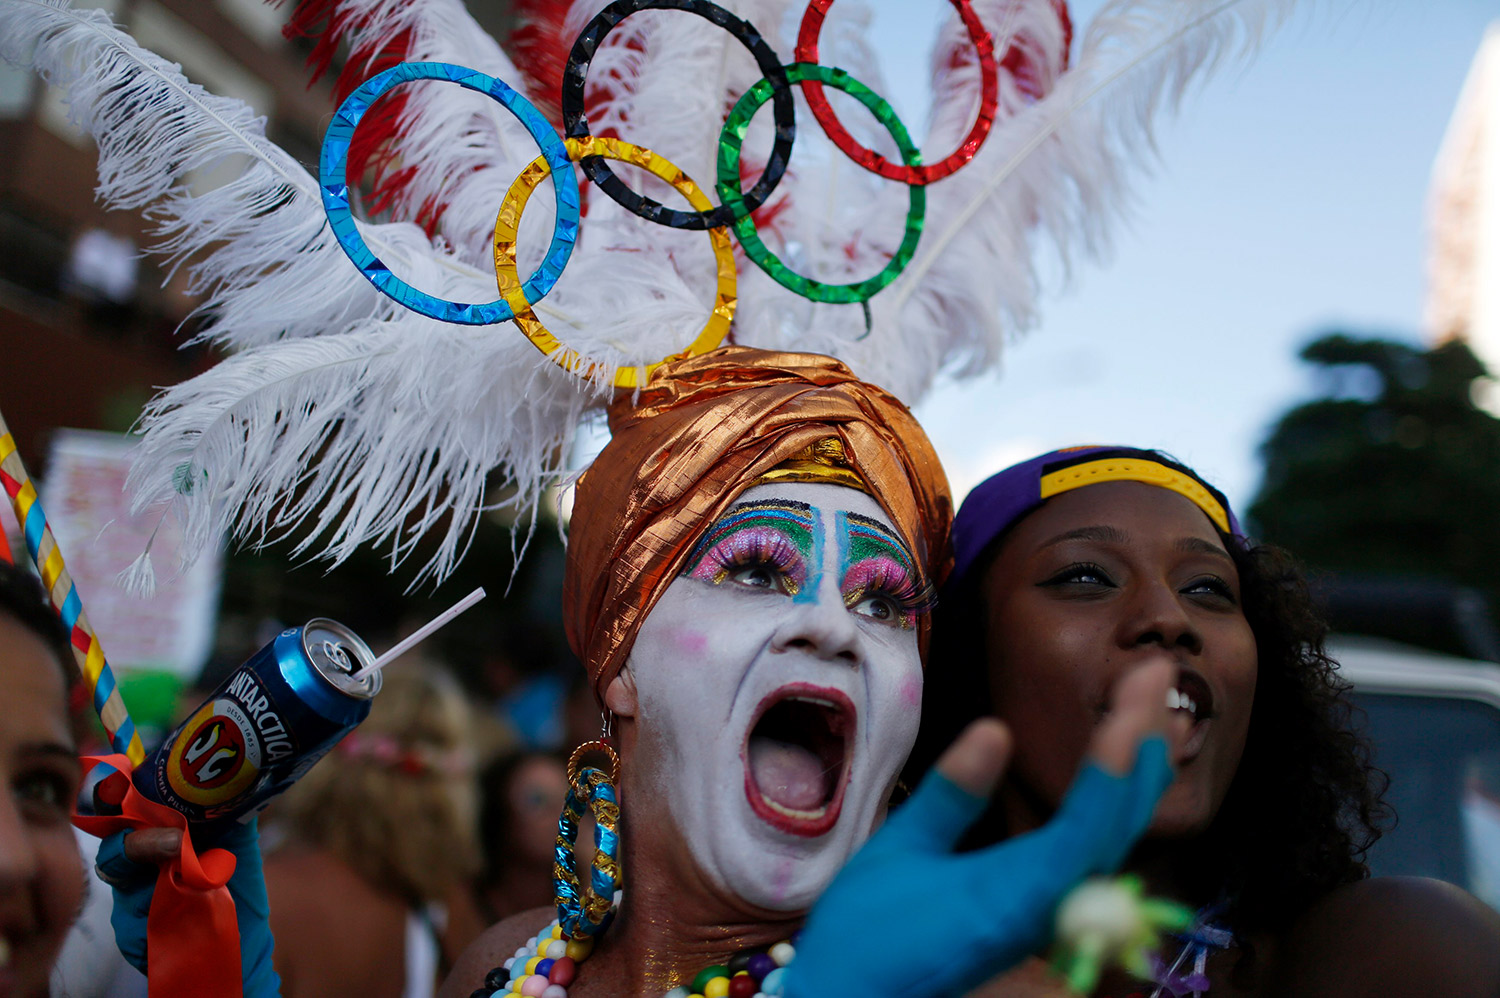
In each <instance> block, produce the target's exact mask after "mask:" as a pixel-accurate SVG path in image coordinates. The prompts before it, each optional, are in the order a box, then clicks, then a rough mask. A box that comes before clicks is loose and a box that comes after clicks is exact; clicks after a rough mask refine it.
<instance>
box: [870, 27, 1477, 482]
mask: <svg viewBox="0 0 1500 998" xmlns="http://www.w3.org/2000/svg"><path fill="white" fill-rule="evenodd" d="M870 3H871V6H872V7H873V8H875V11H876V21H875V25H874V38H875V42H876V44H877V46H879V48H880V56H881V65H882V69H883V71H884V73H885V81H886V87H887V88H888V91H889V95H890V96H891V99H892V103H894V104H895V106H896V108H897V110H898V111H900V112H902V114H903V117H905V118H906V120H907V121H908V122H909V123H911V124H912V125H913V126H914V127H913V131H915V132H916V133H917V134H921V128H920V124H921V122H920V113H919V112H920V110H921V109H922V108H923V107H925V105H926V101H927V98H926V92H927V81H926V72H927V68H926V53H927V52H928V50H929V48H930V41H931V36H932V34H934V33H935V30H936V23H937V18H938V17H939V16H940V15H941V14H942V13H944V12H946V10H947V7H948V5H947V4H946V3H943V2H941V0H870ZM1070 6H1071V7H1072V9H1073V11H1074V16H1075V23H1078V24H1081V23H1083V22H1084V21H1085V20H1086V19H1087V16H1088V14H1090V13H1091V12H1092V11H1093V10H1094V9H1096V8H1097V7H1098V6H1099V3H1098V0H1078V2H1075V3H1072V4H1071V5H1070ZM926 8H930V10H925V9H926ZM1497 17H1500V2H1497V0H1386V2H1358V3H1356V2H1350V0H1340V2H1338V3H1305V4H1303V5H1302V8H1301V11H1300V13H1298V14H1297V15H1296V16H1295V17H1294V18H1293V19H1292V20H1291V21H1290V22H1289V23H1288V24H1287V25H1286V26H1284V27H1283V28H1282V29H1281V30H1280V31H1279V32H1278V33H1277V34H1276V35H1274V36H1273V37H1272V38H1271V39H1270V40H1269V41H1268V42H1267V43H1266V45H1265V47H1264V49H1263V50H1262V52H1261V54H1260V56H1259V58H1258V59H1256V61H1255V62H1254V63H1253V64H1251V65H1250V66H1249V67H1248V68H1246V69H1243V70H1236V71H1231V72H1229V73H1226V74H1223V75H1220V76H1218V77H1216V78H1215V79H1214V80H1213V82H1212V83H1210V84H1209V85H1208V86H1207V87H1200V88H1198V89H1197V90H1195V91H1194V92H1193V93H1192V94H1190V96H1189V98H1188V100H1187V101H1186V103H1185V105H1184V108H1183V111H1182V113H1181V114H1180V115H1179V116H1178V117H1177V118H1176V119H1175V120H1168V121H1165V122H1164V123H1163V125H1162V127H1161V128H1160V131H1159V138H1160V140H1161V141H1160V149H1161V157H1162V162H1161V165H1160V166H1159V168H1157V169H1156V171H1155V174H1154V176H1152V177H1150V178H1144V179H1143V182H1141V183H1140V184H1138V185H1137V193H1138V195H1139V197H1138V209H1137V211H1136V216H1135V218H1134V220H1133V222H1132V223H1131V224H1130V225H1129V226H1128V227H1127V228H1125V229H1123V230H1121V231H1119V232H1118V233H1117V237H1118V238H1117V239H1116V242H1115V251H1114V253H1113V257H1112V259H1111V260H1110V261H1109V262H1107V263H1105V264H1103V265H1096V264H1085V265H1084V266H1082V267H1079V268H1078V269H1077V270H1076V272H1075V275H1074V278H1073V281H1072V285H1071V287H1069V288H1065V289H1059V290H1058V291H1057V293H1054V294H1052V295H1051V296H1050V300H1049V301H1048V302H1047V304H1046V305H1045V307H1044V309H1043V314H1042V322H1041V325H1040V327H1039V328H1038V329H1037V330H1036V331H1035V332H1033V333H1032V334H1030V335H1029V336H1028V337H1026V338H1025V339H1024V340H1022V341H1021V342H1019V343H1017V344H1016V345H1014V346H1013V348H1012V349H1011V351H1010V354H1009V357H1008V360H1007V362H1006V365H1005V369H1004V370H1003V371H1002V372H1001V373H1000V374H998V375H996V376H993V377H990V378H986V379H983V380H981V381H979V382H975V383H970V384H968V385H964V386H952V385H948V386H940V387H939V389H938V390H937V391H936V392H935V393H934V395H933V397H932V398H930V399H929V400H928V401H927V402H925V403H924V404H923V405H921V406H919V407H918V410H917V412H918V415H919V417H920V418H921V420H922V422H923V425H925V426H926V427H927V428H928V430H929V432H930V433H931V434H932V436H933V438H934V440H935V442H936V444H937V447H938V451H939V453H940V454H941V455H942V458H943V461H944V464H945V465H946V467H947V468H948V471H949V474H950V477H951V478H952V480H953V486H954V491H955V494H956V495H957V496H962V495H963V494H964V492H966V491H967V490H968V488H969V487H971V486H972V485H973V484H975V483H976V482H977V481H979V480H980V479H982V478H983V477H984V476H985V475H987V474H989V473H990V472H992V471H995V470H998V469H999V468H1001V467H1003V466H1004V465H1005V464H1007V463H1009V462H1010V461H1012V460H1016V459H1020V458H1022V457H1026V456H1029V455H1031V454H1033V453H1036V452H1040V451H1042V450H1045V449H1047V448H1050V447H1055V446H1062V445H1066V444H1073V443H1082V442H1099V443H1103V442H1120V443H1130V444H1137V445H1144V446H1155V447H1161V448H1164V449H1166V450H1168V451H1170V452H1172V453H1174V454H1175V455H1177V456H1178V457H1179V458H1181V459H1183V460H1184V461H1186V462H1188V463H1189V464H1191V465H1193V466H1194V467H1196V468H1197V469H1198V470H1199V471H1201V472H1202V473H1203V474H1204V475H1205V476H1206V477H1208V478H1209V479H1210V480H1212V481H1214V482H1215V483H1216V484H1219V485H1220V486H1221V487H1222V488H1223V489H1224V490H1225V491H1226V492H1227V493H1228V494H1229V497H1230V499H1231V501H1232V502H1234V503H1235V504H1236V505H1237V506H1239V507H1241V508H1243V507H1244V506H1245V505H1247V504H1248V502H1249V501H1250V499H1251V498H1252V496H1253V494H1254V492H1255V489H1256V488H1257V486H1258V484H1259V481H1260V462H1259V459H1258V457H1257V453H1256V451H1257V447H1258V446H1259V444H1260V442H1261V441H1262V440H1263V439H1264V437H1265V435H1266V433H1267V432H1268V430H1269V428H1270V425H1271V423H1272V421H1273V420H1274V419H1275V418H1276V417H1277V416H1278V415H1279V414H1280V413H1281V412H1283V411H1284V410H1285V408H1286V407H1287V406H1288V405H1289V404H1291V403H1294V402H1297V401H1299V400H1302V399H1305V398H1307V397H1309V396H1310V395H1311V394H1313V392H1314V390H1315V387H1316V386H1315V383H1314V381H1313V379H1312V378H1311V377H1310V374H1309V371H1308V369H1307V368H1306V366H1305V365H1302V364H1301V363H1300V362H1299V361H1297V359H1296V352H1297V350H1298V348H1299V347H1300V346H1301V345H1302V344H1303V343H1305V342H1307V340H1308V339H1309V338H1310V337H1311V335H1312V334H1313V333H1315V332H1317V331H1319V330H1321V329H1323V328H1325V327H1328V326H1334V325H1337V326H1342V327H1344V328H1347V329H1350V330H1353V331H1368V332H1378V333H1392V334H1396V335H1399V336H1402V337H1405V338H1415V337H1417V336H1419V335H1420V332H1421V329H1420V319H1421V310H1422V296H1423V289H1424V276H1423V273H1424V271H1423V268H1424V259H1425V237H1424V223H1423V204H1424V199H1425V196H1426V188H1427V180H1428V175H1429V172H1430V170H1431V165H1432V161H1433V157H1434V156H1435V154H1436V152H1437V148H1438V144H1439V142H1440V140H1441V138H1442V134H1443V131H1444V129H1445V127H1446V125H1447V122H1448V117H1449V114H1450V112H1451V110H1452V107H1453V103H1454V101H1455V100H1456V99H1457V96H1458V93H1459V90H1460V87H1461V86H1462V83H1463V78H1464V74H1465V72H1466V71H1467V69H1468V65H1469V62H1470V60H1471V59H1472V57H1473V55H1474V53H1475V51H1476V49H1477V48H1478V45H1479V42H1480V38H1481V36H1482V34H1483V31H1484V27H1485V25H1486V24H1487V23H1488V22H1489V21H1490V20H1491V19H1494V18H1497ZM914 25H915V26H917V27H918V28H921V29H923V32H925V33H922V32H919V33H918V34H917V36H916V37H914V31H913V27H914ZM914 53H920V58H913V57H912V56H913V54H914Z"/></svg>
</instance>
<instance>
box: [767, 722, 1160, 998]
mask: <svg viewBox="0 0 1500 998" xmlns="http://www.w3.org/2000/svg"><path fill="white" fill-rule="evenodd" d="M1171 782H1172V770H1171V767H1170V765H1168V763H1167V744H1166V741H1165V740H1164V739H1162V738H1161V737H1159V736H1157V737H1152V738H1148V739H1147V740H1145V741H1144V742H1142V743H1141V747H1140V751H1139V752H1138V753H1137V756H1136V762H1135V766H1134V768H1133V769H1132V770H1131V771H1130V773H1129V774H1127V775H1126V776H1123V777H1121V776H1113V775H1111V774H1110V773H1108V772H1106V771H1105V770H1103V769H1101V768H1100V767H1099V766H1097V765H1094V764H1092V763H1090V764H1088V765H1087V766H1086V767H1085V768H1084V770H1083V772H1082V773H1080V774H1079V776H1078V779H1077V780H1075V781H1074V783H1073V786H1072V788H1071V789H1070V790H1069V791H1068V795H1067V797H1066V798H1065V799H1064V800H1063V802H1062V806H1061V807H1060V808H1058V811H1057V814H1056V816H1054V817H1053V819H1052V820H1051V821H1050V822H1048V823H1047V824H1046V825H1044V826H1043V827H1041V828H1039V829H1037V830H1036V831H1033V832H1029V833H1027V834H1025V835H1020V836H1017V837H1016V838H1013V839H1009V840H1007V841H1005V842H1001V843H998V844H996V845H993V846H990V847H989V848H986V849H982V850H979V851H977V852H970V853H962V854H957V853H954V852H953V847H954V845H955V844H956V843H957V842H958V840H959V837H960V836H961V835H962V834H963V832H964V830H965V829H966V828H968V826H969V825H970V824H972V823H973V822H974V820H975V819H976V818H978V817H979V815H980V812H982V811H983V810H984V806H985V801H984V799H983V798H979V797H975V796H974V795H973V794H970V793H968V792H966V791H964V790H962V789H961V788H959V787H958V786H957V785H956V784H954V783H953V782H952V781H951V780H948V779H947V778H945V777H944V776H942V775H941V774H940V773H937V772H936V771H934V772H932V773H930V774H928V776H927V778H926V779H925V780H923V781H922V785H921V786H920V787H918V788H917V792H916V793H915V794H913V795H912V797H911V799H910V800H908V801H907V802H906V804H905V805H903V806H902V807H901V808H900V809H899V810H897V811H896V812H895V813H894V814H892V815H891V818H890V820H889V821H887V822H886V823H885V826H884V827H883V828H881V829H880V830H879V831H878V832H877V833H876V834H875V835H874V837H873V838H871V839H870V841H869V842H867V843H866V844H865V846H864V848H863V849H861V850H860V851H859V852H858V853H857V854H856V855H855V856H854V858H853V859H852V860H851V861H850V862H849V864H848V866H846V867H845V868H844V869H843V870H842V871H841V872H840V873H839V875H838V876H837V877H836V878H834V881H833V883H832V885H830V886H829V888H828V890H827V892H825V893H824V895H823V896H822V897H821V898H820V899H819V900H818V902H817V904H816V905H814V906H813V909H812V911H811V913H809V915H808V919H807V925H806V927H805V928H804V929H803V930H802V935H801V938H800V939H799V940H798V943H797V957H796V959H795V960H793V961H792V963H791V964H790V966H789V967H788V968H787V975H786V987H785V992H784V994H785V996H786V998H829V996H831V995H857V994H893V995H902V996H904V998H939V996H949V995H961V994H964V993H965V992H967V991H969V990H970V989H971V988H973V987H974V986H976V985H978V984H980V983H982V982H983V981H986V980H988V979H989V978H990V977H993V976H994V975H995V974H998V973H1001V972H1002V971H1004V970H1006V969H1008V968H1010V967H1011V966H1013V965H1015V964H1016V963H1019V962H1020V961H1021V960H1022V959H1023V958H1024V957H1026V956H1027V955H1028V954H1031V953H1034V952H1036V951H1037V950H1039V949H1040V948H1041V947H1042V946H1043V945H1045V944H1046V943H1047V941H1048V939H1049V938H1050V936H1051V932H1052V921H1053V914H1054V912H1055V910H1056V908H1057V905H1058V904H1059V903H1060V902H1061V901H1062V899H1063V896H1064V895H1065V894H1067V892H1068V891H1069V890H1071V889H1072V887H1073V886H1074V885H1075V884H1077V883H1078V881H1080V880H1082V879H1083V878H1085V877H1088V876H1093V875H1096V874H1101V873H1108V872H1110V871H1112V870H1114V869H1115V868H1116V867H1117V866H1119V864H1120V863H1121V861H1123V860H1124V858H1125V855H1126V853H1128V852H1129V850H1130V848H1131V846H1132V845H1134V844H1135V841H1136V839H1138V838H1139V837H1140V836H1141V834H1142V833H1143V832H1144V831H1145V830H1146V827H1147V825H1149V824H1150V822H1151V813H1152V811H1153V810H1154V809H1155V807H1156V801H1157V800H1158V798H1160V797H1161V794H1162V792H1163V791H1164V790H1166V788H1167V786H1168V785H1169V784H1170V783H1171Z"/></svg>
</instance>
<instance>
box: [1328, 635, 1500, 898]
mask: <svg viewBox="0 0 1500 998" xmlns="http://www.w3.org/2000/svg"><path fill="white" fill-rule="evenodd" d="M1328 650H1329V654H1330V655H1332V656H1333V658H1334V659H1335V660H1337V661H1338V662H1339V663H1340V666H1341V669H1340V675H1341V676H1342V677H1343V678H1344V679H1346V680H1348V681H1349V682H1351V683H1353V684H1354V700H1355V703H1356V704H1357V705H1358V706H1359V707H1360V708H1361V709H1362V710H1364V712H1365V714H1366V715H1367V727H1366V733H1367V734H1368V736H1369V737H1370V739H1371V741H1372V742H1374V744H1375V764H1376V765H1377V766H1379V767H1380V768H1381V769H1383V770H1384V771H1385V772H1386V773H1387V774H1388V775H1389V776H1390V778H1391V785H1390V790H1389V791H1388V792H1387V794H1386V800H1387V802H1389V803H1390V804H1391V805H1392V806H1393V807H1394V808H1395V809H1396V814H1397V817H1398V819H1399V821H1398V824H1397V826H1396V827H1395V828H1393V829H1390V830H1389V831H1387V833H1386V834H1385V836H1383V837H1382V838H1381V840H1380V841H1379V842H1378V843H1377V844H1376V846H1375V848H1374V849H1373V850H1372V851H1371V853H1370V857H1369V860H1370V867H1371V871H1372V872H1373V873H1375V874H1376V875H1390V874H1407V875H1415V876H1426V877H1437V878H1439V879H1442V880H1447V881H1449V882H1451V883H1455V884H1458V885H1459V886H1461V887H1464V888H1465V889H1467V890H1469V891H1471V892H1472V893H1473V894H1475V895H1476V896H1478V897H1479V898H1481V899H1483V900H1484V901H1485V902H1486V903H1488V904H1489V905H1490V906H1491V907H1494V908H1497V909H1500V663H1495V662H1481V661H1476V660H1473V659H1466V658H1456V657H1453V656H1450V655H1442V654H1439V653H1437V652H1430V651H1425V650H1423V649H1420V648H1413V647H1411V646H1409V645H1403V644H1398V643H1396V642H1393V641H1386V640H1383V639H1378V638H1366V637H1356V636H1349V635H1335V636H1334V637H1332V638H1331V639H1330V641H1329V643H1328Z"/></svg>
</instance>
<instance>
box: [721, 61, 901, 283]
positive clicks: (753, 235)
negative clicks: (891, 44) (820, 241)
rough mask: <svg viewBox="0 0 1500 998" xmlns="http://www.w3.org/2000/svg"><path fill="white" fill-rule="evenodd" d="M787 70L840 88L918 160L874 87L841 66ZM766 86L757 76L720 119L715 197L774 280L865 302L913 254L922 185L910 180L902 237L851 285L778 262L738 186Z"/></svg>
mask: <svg viewBox="0 0 1500 998" xmlns="http://www.w3.org/2000/svg"><path fill="white" fill-rule="evenodd" d="M786 73H787V79H788V80H790V81H791V82H792V83H801V82H802V81H803V80H808V79H813V80H817V81H819V82H821V83H823V84H824V85H826V86H830V87H833V88H834V89H836V90H842V91H843V92H844V93H846V94H848V95H849V96H850V97H853V98H854V99H855V100H857V101H859V102H860V103H861V104H863V105H864V106H865V107H867V108H869V109H870V111H871V113H873V114H874V115H875V118H876V119H877V120H878V121H879V122H880V123H881V124H882V125H884V126H885V128H886V131H888V132H890V133H891V138H893V139H895V140H896V146H897V148H899V149H900V150H901V161H902V162H903V163H905V164H906V165H907V166H920V165H921V163H922V152H921V150H920V149H918V148H917V146H916V144H915V143H914V142H912V140H911V137H910V136H909V135H907V134H906V126H905V125H903V124H902V123H901V119H900V118H898V117H897V116H896V110H895V108H893V107H891V105H890V104H889V103H887V102H886V100H885V98H883V97H881V96H880V95H879V94H877V93H876V92H875V91H873V90H871V89H870V88H869V87H867V86H865V85H864V84H863V83H860V82H859V81H858V80H856V79H855V78H854V77H852V76H850V75H849V74H848V73H846V72H844V71H843V70H842V69H834V68H832V67H829V66H819V65H817V64H816V63H811V62H796V63H792V64H791V65H790V66H788V67H787V68H786ZM771 90H772V85H771V81H770V80H761V81H760V82H759V83H757V84H756V85H755V86H753V87H751V88H750V89H749V90H747V91H746V92H745V94H744V96H742V97H741V98H740V99H739V101H738V102H736V103H735V105H734V110H733V111H731V112H730V113H729V118H728V119H727V120H726V121H725V122H724V130H723V131H722V132H720V133H719V179H718V184H717V185H716V186H717V187H718V191H719V200H720V201H721V202H722V203H723V204H725V205H727V206H729V207H730V208H731V209H732V210H733V212H734V214H735V215H736V216H738V217H737V218H736V219H735V222H734V233H735V235H736V236H738V237H739V240H740V245H741V246H743V247H744V249H745V255H746V256H748V257H749V258H750V259H751V260H752V261H753V262H754V263H755V265H756V266H757V267H759V268H760V269H761V270H764V271H765V272H766V273H767V274H770V275H771V277H772V278H774V279H775V280H776V282H777V283H779V284H780V285H782V286H783V287H785V288H787V289H789V290H791V291H795V292H796V293H797V294H799V295H801V296H802V297H804V298H808V299H810V300H812V301H820V302H828V303H830V304H835V305H847V304H853V303H855V302H862V301H866V300H867V299H869V298H870V297H871V296H873V295H874V294H875V293H876V292H877V291H879V290H880V289H882V288H884V287H885V286H886V285H887V284H890V283H891V282H892V281H894V280H895V279H896V275H898V274H900V273H901V271H902V270H904V269H905V268H906V265H907V264H908V263H910V262H911V258H912V255H913V254H914V253H916V251H917V240H919V239H920V238H921V237H922V218H923V216H924V214H925V213H926V211H927V189H926V188H925V187H922V186H919V185H911V207H910V208H909V209H908V210H907V213H906V234H905V236H903V237H902V239H901V245H900V247H899V248H897V250H896V254H895V255H894V256H893V257H891V260H890V262H889V263H887V264H886V265H885V268H884V269H883V270H881V272H880V273H878V274H876V275H875V276H874V277H871V278H869V279H868V280H864V281H858V282H856V283H854V284H825V283H824V282H822V281H815V280H813V279H812V278H810V277H803V276H802V275H801V274H798V273H797V272H795V271H793V270H792V269H791V268H790V267H788V266H787V265H786V264H784V263H782V262H781V260H780V259H779V258H778V257H777V256H776V254H774V253H772V252H771V251H770V250H769V249H767V248H766V244H765V242H764V241H762V240H761V238H760V233H759V232H757V231H756V230H755V221H754V219H752V218H751V217H750V213H749V211H747V210H746V209H745V197H744V194H743V193H742V192H741V191H740V147H741V146H742V145H743V144H744V142H745V131H746V129H748V128H749V127H750V119H751V118H753V117H754V116H755V112H756V111H758V110H760V107H761V105H762V104H764V103H765V102H766V101H767V100H769V99H770V97H771Z"/></svg>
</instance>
